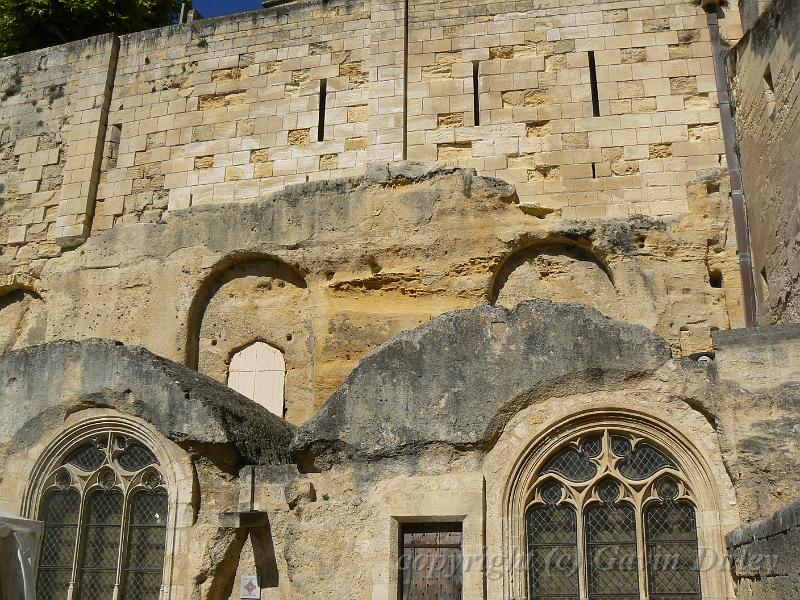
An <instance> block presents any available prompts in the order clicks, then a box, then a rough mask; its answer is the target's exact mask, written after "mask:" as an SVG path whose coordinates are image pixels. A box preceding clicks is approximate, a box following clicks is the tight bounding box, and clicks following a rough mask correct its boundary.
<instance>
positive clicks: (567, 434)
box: [502, 406, 733, 599]
mask: <svg viewBox="0 0 800 600" xmlns="http://www.w3.org/2000/svg"><path fill="white" fill-rule="evenodd" d="M602 428H607V429H615V430H618V431H624V432H626V433H629V434H631V435H632V436H634V437H636V438H639V439H643V440H647V441H652V442H654V443H656V444H657V445H658V446H660V447H661V448H663V449H664V450H665V451H666V452H667V453H668V455H669V456H671V457H672V458H673V459H675V461H676V462H677V464H678V466H679V468H680V470H682V471H683V472H684V473H685V475H686V479H687V480H688V481H689V482H691V485H692V491H693V502H694V504H695V505H696V513H697V528H698V543H699V547H700V548H702V549H704V550H705V551H707V552H709V556H712V557H716V559H717V560H724V557H725V541H724V532H725V527H726V526H728V525H729V524H730V516H729V515H728V514H727V513H728V512H729V508H730V507H729V506H728V507H726V506H724V500H729V501H731V500H733V498H727V497H726V487H727V488H730V485H728V486H726V485H724V482H722V481H720V477H719V474H718V473H715V470H714V469H713V468H712V467H711V464H712V461H711V459H710V458H709V455H708V452H709V448H708V447H706V446H703V447H702V448H701V447H700V446H699V445H697V444H695V443H694V441H693V440H692V439H690V437H689V436H688V435H686V434H684V433H683V431H681V430H679V429H678V428H676V427H675V426H674V425H672V424H670V423H669V422H668V420H667V419H662V418H660V417H659V415H657V414H655V413H653V414H645V413H644V412H642V411H641V410H636V409H630V408H621V407H617V406H605V407H598V408H595V409H593V410H589V411H582V412H580V413H577V414H572V415H569V416H567V417H562V418H561V419H559V420H557V421H555V422H554V423H552V424H551V425H550V426H547V427H542V428H541V430H540V431H539V433H538V434H537V435H535V436H533V437H532V439H530V440H528V441H527V443H526V444H524V445H523V446H522V448H521V452H519V453H518V455H517V456H516V459H515V460H514V462H513V464H512V466H511V468H510V471H509V477H508V479H507V480H506V486H505V490H504V492H503V506H502V536H503V542H502V543H503V555H504V556H505V557H506V558H507V560H508V562H506V564H508V565H510V566H511V567H510V568H509V569H507V570H506V572H505V573H504V578H505V587H506V589H507V590H509V593H510V596H511V597H514V598H521V599H524V598H528V590H527V586H526V582H527V579H526V572H525V571H524V565H525V561H524V560H518V561H517V562H516V563H515V562H513V559H514V558H520V557H525V556H526V550H525V547H526V546H525V535H526V532H525V524H524V514H525V509H526V503H527V501H528V499H529V494H530V490H531V488H532V485H533V483H534V481H535V480H536V478H537V477H538V476H539V475H540V471H541V469H542V467H543V465H545V464H546V463H547V461H548V460H549V459H550V458H551V457H552V456H554V455H555V453H556V452H558V451H559V450H561V449H562V448H563V447H564V446H565V444H567V443H569V441H570V440H572V439H575V438H576V437H578V436H581V435H586V434H588V433H590V432H593V431H595V430H598V429H602ZM711 451H712V452H716V451H717V449H713V450H711ZM714 458H715V459H719V460H715V461H714V462H719V463H720V464H721V457H718V456H715V457H714ZM727 483H728V484H730V481H728V482H727ZM702 560H703V559H702V558H701V562H702ZM713 566H714V567H717V568H702V567H703V565H702V564H701V569H700V571H701V574H700V576H701V589H702V590H703V596H704V597H709V598H723V597H727V592H728V590H729V588H730V579H729V578H728V577H727V576H726V570H725V569H722V568H719V565H713Z"/></svg>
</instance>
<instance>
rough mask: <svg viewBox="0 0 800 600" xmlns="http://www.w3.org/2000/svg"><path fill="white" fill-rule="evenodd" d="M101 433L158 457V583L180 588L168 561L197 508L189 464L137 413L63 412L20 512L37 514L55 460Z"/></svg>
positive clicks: (183, 553) (180, 552) (179, 556)
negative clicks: (163, 516)
mask: <svg viewBox="0 0 800 600" xmlns="http://www.w3.org/2000/svg"><path fill="white" fill-rule="evenodd" d="M103 434H119V435H122V436H125V437H126V438H129V439H130V440H133V441H136V442H139V443H141V444H143V445H144V446H145V447H146V448H147V449H148V450H150V451H151V452H152V453H153V454H154V455H155V457H156V459H157V460H158V463H159V466H158V471H159V473H160V474H161V476H162V477H163V486H164V488H165V489H166V490H167V506H168V513H167V525H166V532H165V547H164V557H165V562H164V569H163V573H162V585H164V586H165V587H166V588H172V587H175V588H176V589H178V590H180V589H181V588H183V587H184V581H183V580H182V577H181V574H180V573H176V572H175V569H174V568H173V565H174V564H176V563H181V562H183V561H185V560H187V558H188V554H187V553H188V549H187V548H182V547H181V545H180V543H179V540H180V539H181V538H183V537H184V536H186V535H188V532H189V529H190V528H191V527H192V525H193V524H194V522H195V517H196V512H197V509H198V507H197V505H196V504H195V502H196V498H195V495H194V486H195V484H196V480H195V474H194V469H193V468H192V464H191V459H190V457H189V455H188V454H187V453H186V452H185V451H184V450H182V449H181V448H180V447H179V446H178V445H177V444H175V443H174V442H172V441H171V440H169V439H167V438H165V437H164V436H163V435H162V434H160V433H159V432H158V431H157V430H156V429H155V428H154V427H153V426H152V425H150V424H149V423H147V422H145V421H143V420H141V419H138V418H134V417H130V416H127V415H123V414H121V413H118V412H116V411H113V410H109V409H87V410H85V411H81V412H80V413H77V414H75V415H72V416H71V417H70V418H68V420H67V421H66V422H65V423H64V424H63V425H62V426H61V427H60V428H59V429H58V430H57V432H56V433H55V435H54V436H52V437H51V438H50V441H49V442H48V443H47V444H46V446H45V447H44V449H43V450H42V452H41V454H40V455H39V457H38V458H37V460H36V462H35V463H34V464H33V467H32V469H31V471H30V474H29V477H28V485H27V488H26V489H25V493H24V496H23V498H22V506H21V513H20V514H22V515H25V516H26V517H27V518H30V519H37V518H38V517H39V515H38V511H39V508H40V506H41V504H42V500H43V498H44V495H45V490H46V487H47V485H46V484H47V482H48V480H50V478H51V475H52V473H53V472H54V470H56V468H57V467H58V466H59V464H60V462H61V461H62V460H63V459H64V457H65V456H68V455H69V453H70V452H72V451H73V450H75V449H76V448H78V447H80V446H81V445H82V444H83V443H85V442H87V441H88V440H90V439H92V438H95V437H97V436H98V435H103Z"/></svg>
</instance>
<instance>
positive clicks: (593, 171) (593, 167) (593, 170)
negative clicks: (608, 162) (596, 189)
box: [592, 163, 597, 179]
mask: <svg viewBox="0 0 800 600" xmlns="http://www.w3.org/2000/svg"><path fill="white" fill-rule="evenodd" d="M592 179H597V163H592Z"/></svg>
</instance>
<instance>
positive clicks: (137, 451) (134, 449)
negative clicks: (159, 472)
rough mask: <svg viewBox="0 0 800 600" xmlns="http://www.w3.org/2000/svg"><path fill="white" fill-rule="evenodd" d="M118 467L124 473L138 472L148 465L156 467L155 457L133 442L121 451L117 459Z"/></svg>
mask: <svg viewBox="0 0 800 600" xmlns="http://www.w3.org/2000/svg"><path fill="white" fill-rule="evenodd" d="M117 460H118V461H119V464H120V466H121V467H122V468H123V469H125V470H126V471H140V470H141V469H144V468H145V467H147V466H149V465H156V464H158V461H157V460H156V457H155V455H154V454H153V453H152V452H150V450H148V449H147V448H145V447H144V446H142V445H141V444H139V443H136V442H133V443H132V444H129V445H128V447H127V448H125V450H123V451H122V452H121V453H120V455H119V458H118V459H117Z"/></svg>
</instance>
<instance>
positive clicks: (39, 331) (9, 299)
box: [0, 274, 47, 353]
mask: <svg viewBox="0 0 800 600" xmlns="http://www.w3.org/2000/svg"><path fill="white" fill-rule="evenodd" d="M46 333H47V310H46V306H45V302H44V299H43V298H42V294H41V289H40V286H39V285H38V282H37V281H36V279H35V278H33V277H31V276H29V275H23V274H14V275H8V276H5V277H2V278H0V353H2V352H8V351H9V350H16V349H17V348H24V347H26V346H35V345H36V344H41V343H43V342H44V341H45V339H46Z"/></svg>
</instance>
